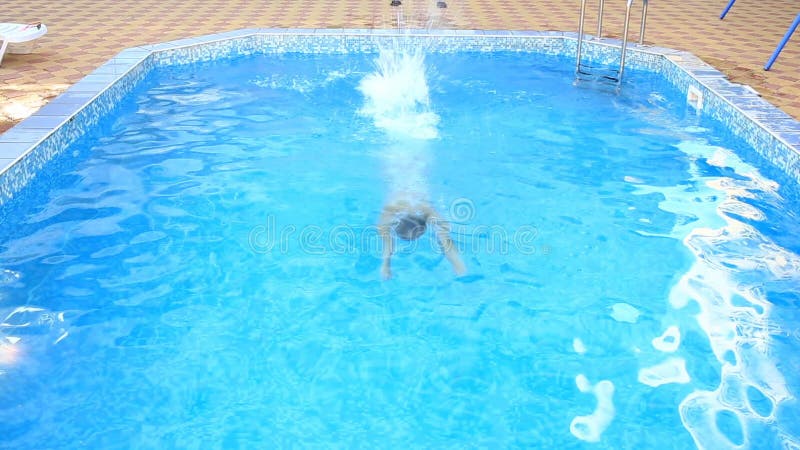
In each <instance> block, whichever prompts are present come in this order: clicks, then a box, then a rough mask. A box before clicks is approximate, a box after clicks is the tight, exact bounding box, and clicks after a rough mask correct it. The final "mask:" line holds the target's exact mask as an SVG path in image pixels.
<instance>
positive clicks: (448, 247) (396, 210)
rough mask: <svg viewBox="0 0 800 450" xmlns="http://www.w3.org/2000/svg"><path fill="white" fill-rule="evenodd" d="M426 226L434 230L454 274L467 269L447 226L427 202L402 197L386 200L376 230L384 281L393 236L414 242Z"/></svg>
mask: <svg viewBox="0 0 800 450" xmlns="http://www.w3.org/2000/svg"><path fill="white" fill-rule="evenodd" d="M428 227H430V228H431V229H432V230H434V233H435V235H436V239H437V241H438V243H439V247H440V248H441V249H442V252H444V256H445V257H446V258H447V260H448V261H450V264H451V265H452V266H453V271H454V272H455V273H456V275H459V276H460V275H464V274H465V273H466V272H467V268H466V267H465V266H464V262H463V261H461V257H460V256H459V254H458V249H457V248H456V246H455V244H454V243H453V240H452V239H450V225H449V224H448V223H447V222H446V221H445V220H443V219H442V218H441V217H440V216H439V214H438V213H437V212H436V211H435V210H434V209H433V208H432V207H431V206H430V205H429V204H428V203H427V202H422V201H417V202H412V201H409V199H401V200H396V201H394V202H391V203H388V204H387V205H386V206H385V207H384V208H383V213H382V214H381V219H380V224H379V225H378V232H379V233H380V235H381V239H382V241H383V263H382V265H381V277H382V278H383V279H384V280H388V279H389V278H391V277H392V254H393V253H394V239H393V236H392V235H393V234H394V235H395V236H397V237H399V238H400V239H403V240H405V241H413V240H416V239H419V237H420V236H422V235H424V234H425V231H426V230H427V229H428Z"/></svg>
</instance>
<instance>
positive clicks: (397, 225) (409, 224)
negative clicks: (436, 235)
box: [392, 214, 427, 241]
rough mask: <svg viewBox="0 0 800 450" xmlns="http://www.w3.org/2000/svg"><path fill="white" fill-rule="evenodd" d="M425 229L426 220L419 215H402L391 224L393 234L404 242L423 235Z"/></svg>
mask: <svg viewBox="0 0 800 450" xmlns="http://www.w3.org/2000/svg"><path fill="white" fill-rule="evenodd" d="M426 227H427V220H426V218H425V216H423V215H420V214H403V215H402V216H400V217H398V218H397V219H395V221H394V223H393V224H392V228H393V229H394V232H395V234H397V236H398V237H399V238H400V239H405V240H406V241H413V240H414V239H417V238H419V237H420V236H422V235H423V234H425V228H426Z"/></svg>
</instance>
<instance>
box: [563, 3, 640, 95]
mask: <svg viewBox="0 0 800 450" xmlns="http://www.w3.org/2000/svg"><path fill="white" fill-rule="evenodd" d="M627 2H628V4H627V6H626V7H625V28H624V30H623V31H622V47H621V50H620V57H619V69H618V70H612V73H613V75H603V76H602V77H603V78H604V79H607V80H610V81H613V82H615V83H617V84H619V83H620V82H621V81H622V74H623V73H624V72H625V50H626V49H627V47H628V26H629V25H630V21H631V7H632V6H633V0H627ZM603 3H605V2H604V0H600V6H599V10H598V13H597V36H595V39H600V37H601V36H602V33H603ZM585 18H586V0H581V23H580V25H579V26H578V50H577V57H576V63H575V75H576V76H577V77H578V78H580V77H581V75H587V76H592V73H591V72H590V71H589V70H587V69H591V67H589V66H587V65H584V64H582V63H581V56H582V53H581V51H582V50H583V41H584V38H585V36H584V33H583V23H584V19H585ZM646 23H647V0H642V28H641V30H640V31H639V44H640V45H641V44H643V43H644V29H645V24H646Z"/></svg>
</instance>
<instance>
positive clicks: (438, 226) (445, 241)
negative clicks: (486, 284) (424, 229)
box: [426, 208, 467, 276]
mask: <svg viewBox="0 0 800 450" xmlns="http://www.w3.org/2000/svg"><path fill="white" fill-rule="evenodd" d="M426 213H427V215H428V222H429V223H430V224H432V225H433V228H434V229H435V232H436V239H437V240H438V241H439V245H440V246H441V248H442V251H443V252H444V256H445V258H447V260H448V261H450V265H452V266H453V272H455V273H456V275H458V276H461V275H464V274H465V273H467V266H465V265H464V261H462V260H461V255H459V253H458V248H457V247H456V244H455V243H453V240H452V239H451V238H450V224H449V223H447V221H445V220H444V219H442V218H441V217H439V214H437V213H436V211H434V210H433V208H426Z"/></svg>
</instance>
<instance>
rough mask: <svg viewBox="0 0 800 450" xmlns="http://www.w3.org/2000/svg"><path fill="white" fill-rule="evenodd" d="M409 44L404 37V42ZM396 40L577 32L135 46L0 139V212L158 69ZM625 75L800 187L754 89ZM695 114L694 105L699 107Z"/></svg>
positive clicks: (271, 36)
mask: <svg viewBox="0 0 800 450" xmlns="http://www.w3.org/2000/svg"><path fill="white" fill-rule="evenodd" d="M398 38H401V39H398ZM389 41H395V42H398V43H399V44H400V45H407V46H408V47H409V48H419V47H422V48H425V49H426V50H427V51H429V52H458V51H480V52H493V51H520V52H533V53H540V54H548V55H566V56H573V57H574V56H575V52H576V47H577V34H576V33H571V32H553V31H545V32H535V31H481V30H403V31H402V32H401V31H398V30H369V29H338V30H324V29H316V30H314V29H270V28H265V29H246V30H237V31H231V32H228V33H221V34H213V35H208V36H202V37H197V38H188V39H181V40H177V41H171V42H166V43H161V44H154V45H145V46H140V47H133V48H129V49H126V50H123V51H122V52H120V53H119V54H118V55H117V56H116V57H114V58H112V59H110V60H109V61H108V62H106V63H105V64H103V65H102V66H100V67H99V68H97V69H96V70H95V71H94V72H92V73H91V74H89V75H87V76H86V77H84V78H83V79H82V80H81V81H79V82H78V83H76V84H74V85H73V86H71V87H70V88H69V89H68V90H67V91H66V92H64V93H63V94H61V95H60V96H58V97H57V98H55V99H53V100H52V101H50V102H49V103H48V104H47V105H45V106H44V107H42V108H41V109H40V110H39V111H37V112H36V113H35V114H33V115H32V116H30V117H29V118H27V119H25V120H23V121H22V122H20V123H19V124H18V125H16V126H15V127H13V128H12V129H10V130H9V131H7V132H5V133H4V134H2V135H0V205H3V204H4V203H6V202H8V201H9V200H10V199H12V198H13V197H14V196H15V195H16V194H17V193H19V192H20V191H21V190H22V189H23V188H24V187H25V186H26V185H27V184H28V183H29V182H30V181H31V180H32V179H33V178H34V177H35V176H36V175H37V173H39V172H40V171H41V169H42V168H43V167H44V166H45V164H47V162H48V161H50V160H51V159H52V158H53V157H54V156H55V155H58V154H59V153H61V152H63V151H64V150H65V149H66V148H67V147H68V146H69V145H70V144H71V143H73V142H74V141H75V140H76V139H78V138H79V137H81V136H82V135H83V134H85V133H86V131H87V130H89V129H90V128H91V127H93V126H94V125H96V124H97V122H98V121H99V120H100V118H102V117H103V116H105V115H106V114H108V113H109V112H110V111H111V110H112V109H113V108H114V107H115V106H116V105H117V104H118V103H119V102H120V100H121V99H122V98H123V97H124V96H125V95H127V94H128V93H129V92H131V90H132V89H133V88H134V87H135V86H136V85H137V84H138V83H139V82H140V81H141V80H142V79H144V78H145V77H146V76H147V74H148V73H149V72H151V71H152V70H153V69H154V68H156V67H162V66H172V65H180V64H189V63H193V62H200V61H208V60H212V59H220V58H233V57H237V56H243V55H252V54H278V53H287V52H299V53H339V54H346V53H356V52H358V53H374V52H377V51H378V48H379V46H380V45H381V43H388V42H389ZM620 44H621V42H620V41H619V40H617V39H601V40H594V39H590V40H588V41H586V42H585V43H584V47H583V54H584V60H585V61H591V62H593V63H596V64H604V65H609V66H615V65H616V64H618V60H619V52H620V50H619V48H620ZM626 58H627V60H626V68H634V69H643V70H647V71H652V72H657V73H660V74H662V75H663V76H664V78H665V79H666V80H667V81H668V82H669V83H671V84H672V85H673V86H675V87H676V88H677V89H678V90H679V91H680V92H683V93H685V94H687V102H689V96H690V92H691V96H693V98H696V96H697V93H699V95H700V96H702V107H700V108H697V113H698V114H700V115H707V116H709V117H711V118H713V119H715V120H718V121H719V122H720V123H722V124H723V125H725V126H726V127H727V128H728V129H730V131H731V132H732V133H733V135H735V136H738V137H740V138H741V139H743V140H744V141H745V142H747V143H748V144H749V145H751V146H752V147H753V148H755V149H756V151H757V152H758V153H759V154H760V155H761V156H763V157H764V158H766V159H767V160H768V161H771V162H772V163H773V164H774V165H775V166H776V167H778V168H779V169H780V170H782V171H783V172H785V173H786V174H787V175H789V176H790V177H791V178H793V179H794V180H796V181H798V182H800V123H799V122H797V121H796V120H794V119H793V118H792V117H791V116H789V115H788V114H786V113H784V112H783V111H781V110H779V109H778V108H776V107H775V106H773V105H771V104H770V103H769V102H767V101H766V100H764V99H762V98H761V97H760V96H759V95H758V93H757V92H756V91H754V90H753V89H752V88H750V87H749V86H743V85H739V84H735V83H731V82H730V81H728V80H727V79H726V78H725V76H724V74H722V73H721V72H719V71H718V70H716V69H714V68H713V67H711V66H709V65H708V64H706V63H704V62H703V61H701V60H700V59H699V58H697V57H695V56H694V55H692V54H691V53H688V52H683V51H677V50H671V49H667V48H661V47H652V46H640V45H636V44H632V45H630V46H629V47H628V52H627V54H626ZM692 107H694V106H692Z"/></svg>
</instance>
